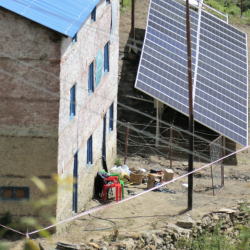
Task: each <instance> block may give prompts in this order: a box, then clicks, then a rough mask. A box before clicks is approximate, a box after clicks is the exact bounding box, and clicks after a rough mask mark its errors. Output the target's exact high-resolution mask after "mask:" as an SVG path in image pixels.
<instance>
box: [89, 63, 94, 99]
mask: <svg viewBox="0 0 250 250" xmlns="http://www.w3.org/2000/svg"><path fill="white" fill-rule="evenodd" d="M93 92H94V62H92V63H91V64H90V65H89V95H91V94H92V93H93Z"/></svg>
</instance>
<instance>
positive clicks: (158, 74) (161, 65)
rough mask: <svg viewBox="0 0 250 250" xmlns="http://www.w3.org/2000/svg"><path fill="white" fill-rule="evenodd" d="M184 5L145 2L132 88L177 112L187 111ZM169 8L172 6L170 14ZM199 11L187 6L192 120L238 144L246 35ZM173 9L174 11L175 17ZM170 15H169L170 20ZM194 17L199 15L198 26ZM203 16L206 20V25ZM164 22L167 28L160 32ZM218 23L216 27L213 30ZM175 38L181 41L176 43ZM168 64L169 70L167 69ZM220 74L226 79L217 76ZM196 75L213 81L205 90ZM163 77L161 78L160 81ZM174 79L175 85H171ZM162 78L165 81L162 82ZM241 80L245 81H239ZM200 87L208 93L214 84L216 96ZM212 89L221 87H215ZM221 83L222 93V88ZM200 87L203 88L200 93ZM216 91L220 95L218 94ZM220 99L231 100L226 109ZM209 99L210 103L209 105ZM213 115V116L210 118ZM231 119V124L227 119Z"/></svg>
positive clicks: (243, 115) (242, 128) (243, 136)
mask: <svg viewBox="0 0 250 250" xmlns="http://www.w3.org/2000/svg"><path fill="white" fill-rule="evenodd" d="M152 5H153V8H152ZM157 6H161V7H157ZM164 6H165V9H164ZM166 6H167V8H166ZM156 7H157V8H156ZM161 8H162V9H161ZM176 8H177V9H176ZM185 9H186V7H185V6H183V5H182V4H180V3H177V2H175V1H174V0H151V1H150V5H149V11H148V19H147V29H146V33H145V39H144V43H143V49H142V54H141V59H140V64H139V69H138V73H137V77H136V82H135V87H136V88H138V89H140V90H141V91H143V92H145V93H147V94H149V95H151V96H152V97H154V98H156V99H158V100H160V101H162V102H163V103H165V104H166V105H168V106H171V107H172V108H174V109H176V110H178V111H179V112H181V113H183V114H185V115H188V114H189V109H188V92H187V91H188V81H187V60H186V59H185V57H186V58H187V52H186V51H187V50H186V32H185V29H186V26H185V20H182V19H183V18H184V19H185V13H184V12H185ZM157 10H158V11H162V10H164V11H162V12H163V13H165V14H167V17H166V16H164V15H163V14H162V13H159V14H158V15H157ZM173 10H175V11H174V12H172V13H171V11H173ZM200 12H201V15H200V16H199V13H198V14H197V13H196V12H194V11H192V10H190V17H191V33H192V35H193V37H192V69H193V81H194V84H193V86H194V90H193V93H194V97H193V101H194V119H195V120H196V121H198V122H199V123H202V124H204V125H205V126H208V127H210V128H211V129H213V130H215V131H217V132H218V133H220V134H223V135H224V136H226V137H228V138H230V139H232V140H234V141H236V142H238V143H240V144H242V145H248V58H247V53H248V48H247V35H246V34H245V33H243V32H241V31H239V30H238V29H236V28H235V27H233V26H231V25H229V24H227V23H226V22H225V21H223V20H221V19H219V18H218V17H216V16H213V15H212V14H210V13H208V12H205V11H202V10H201V9H200ZM178 13H179V14H180V15H179V16H178ZM154 15H156V17H154ZM162 17H163V18H162ZM157 18H158V19H160V18H162V20H167V21H168V22H167V23H165V24H164V23H163V21H162V20H160V21H157ZM171 18H174V20H171ZM198 18H200V27H199V20H198ZM203 19H205V20H207V23H209V24H210V26H208V25H207V24H206V23H205V22H204V20H203ZM195 20H198V23H194V21H195ZM214 21H216V23H215V24H214V26H213V25H211V24H213V23H214ZM154 22H156V24H154ZM152 24H154V25H152ZM164 25H165V26H164ZM171 25H172V26H171ZM162 26H163V27H162ZM167 26H168V30H167V32H164V29H165V30H166V29H167ZM220 27H221V29H219V28H220ZM157 28H158V30H157ZM195 28H196V30H195ZM154 29H155V30H154ZM200 31H201V32H200ZM161 32H162V33H161ZM176 33H178V34H176ZM184 34H185V35H184ZM195 34H196V35H197V37H196V38H195V37H194V35H195ZM154 36H155V37H154ZM161 39H164V41H161ZM208 39H214V40H210V44H209V45H208V46H207V48H205V47H204V45H205V44H206V43H207V41H209V40H208ZM177 40H178V41H179V42H178V41H177ZM244 41H245V43H244ZM180 42H182V45H181V43H180ZM200 43H201V44H200ZM215 44H216V45H217V46H218V47H216V48H214V49H213V51H212V52H211V51H210V50H209V48H210V49H211V48H212V46H214V45H215ZM209 46H210V47H209ZM223 46H224V47H223ZM227 47H228V48H227ZM194 48H195V49H194ZM200 50H201V52H200ZM222 50H224V52H222ZM164 52H165V53H164ZM215 52H216V53H215ZM219 52H220V53H219ZM209 55H211V56H209ZM221 55H223V57H221ZM234 56H236V57H238V58H234V59H233V60H235V61H232V58H233V57H234ZM224 57H225V58H224ZM197 58H198V59H197ZM242 60H245V62H243V61H242ZM232 62H233V63H232ZM242 66H243V68H242ZM174 67H175V70H174V69H173V68H174ZM202 72H205V73H202ZM243 74H244V75H243ZM178 76H179V78H178ZM208 76H209V78H210V79H207V80H206V79H205V78H206V77H208ZM223 76H224V78H225V79H226V80H225V79H222V78H221V77H223ZM202 77H203V79H204V82H205V83H208V82H209V83H211V84H210V85H212V86H213V87H212V88H211V87H210V89H211V90H209V89H208V86H206V85H205V84H203V82H202V83H201V82H200V81H201V78H202ZM233 78H234V79H233ZM164 79H165V81H163V80H164ZM211 79H212V80H211ZM178 81H179V83H180V84H179V85H177V82H178ZM228 81H229V82H231V83H230V84H231V87H230V88H231V89H225V86H228ZM166 82H168V85H167V84H166ZM236 82H238V85H239V86H241V87H239V88H235V86H233V85H232V84H235V83H236ZM242 82H245V84H243V83H242ZM197 83H198V88H197ZM233 87H234V90H235V91H234V92H233V97H231V99H230V96H228V94H229V93H230V91H232V88H233ZM205 88H207V92H208V93H209V91H210V93H212V92H211V91H215V89H217V92H215V93H214V96H216V97H213V96H211V97H209V95H208V93H205V92H204V89H205ZM213 88H214V89H213ZM218 88H220V89H221V91H219V92H218ZM223 88H224V89H225V90H223V91H225V93H224V92H223V91H222V89H223ZM202 91H203V92H204V93H203V94H202ZM226 93H227V95H226ZM202 95H203V97H202ZM204 95H207V98H208V99H204ZM237 95H238V97H237ZM244 95H245V98H242V99H241V96H244ZM219 96H220V98H218V97H219ZM209 100H211V103H210V104H209V105H210V107H209V109H208V106H209V105H208V104H207V101H209ZM225 100H227V101H231V104H232V105H234V106H232V108H231V110H230V109H229V106H230V105H228V104H227V103H223V102H225ZM213 102H214V104H212V103H213ZM242 104H243V105H242ZM223 105H224V106H223ZM222 106H223V107H224V109H223V108H222ZM236 107H238V108H236ZM205 108H206V109H207V110H206V112H204V110H205ZM212 110H214V114H213V115H212V114H211V112H212ZM236 112H238V113H236ZM218 114H220V117H218ZM216 115H217V119H214V118H215V116H216ZM227 119H228V120H227ZM232 122H233V123H234V124H231V123H232ZM225 123H227V125H226V124H225Z"/></svg>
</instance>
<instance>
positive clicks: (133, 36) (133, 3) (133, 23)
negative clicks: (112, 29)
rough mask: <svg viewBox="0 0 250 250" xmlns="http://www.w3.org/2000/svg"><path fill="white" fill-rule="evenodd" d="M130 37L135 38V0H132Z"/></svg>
mask: <svg viewBox="0 0 250 250" xmlns="http://www.w3.org/2000/svg"><path fill="white" fill-rule="evenodd" d="M130 38H132V39H135V0H132V8H131V34H130ZM133 43H134V41H133Z"/></svg>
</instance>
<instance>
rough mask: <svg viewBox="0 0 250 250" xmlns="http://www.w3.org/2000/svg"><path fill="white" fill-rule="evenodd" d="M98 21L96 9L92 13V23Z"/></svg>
mask: <svg viewBox="0 0 250 250" xmlns="http://www.w3.org/2000/svg"><path fill="white" fill-rule="evenodd" d="M95 20H96V7H95V8H94V9H93V10H92V12H91V23H93V22H95Z"/></svg>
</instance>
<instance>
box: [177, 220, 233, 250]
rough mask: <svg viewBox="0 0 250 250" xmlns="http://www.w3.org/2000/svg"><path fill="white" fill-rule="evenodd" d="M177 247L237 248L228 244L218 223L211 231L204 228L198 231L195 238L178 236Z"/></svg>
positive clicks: (229, 249)
mask: <svg viewBox="0 0 250 250" xmlns="http://www.w3.org/2000/svg"><path fill="white" fill-rule="evenodd" d="M176 244H177V245H176V246H177V249H192V250H215V249H221V250H223V249H227V250H233V249H237V248H235V246H234V245H233V244H228V239H227V237H226V236H225V235H223V234H222V233H221V232H220V224H217V225H216V227H215V229H214V231H213V232H209V231H207V230H204V232H202V233H201V234H199V233H198V235H197V237H196V238H194V237H193V238H180V239H179V240H178V241H177V243H176Z"/></svg>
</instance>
